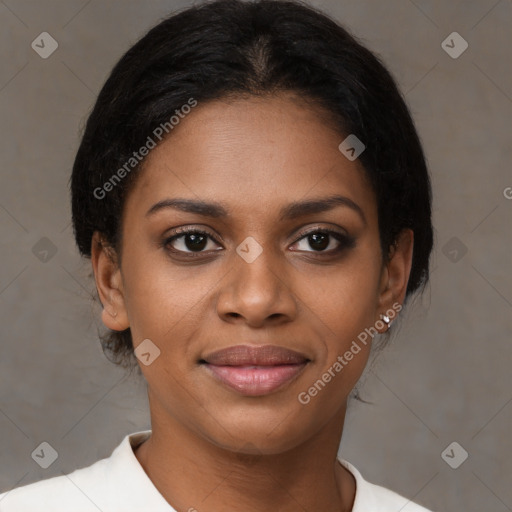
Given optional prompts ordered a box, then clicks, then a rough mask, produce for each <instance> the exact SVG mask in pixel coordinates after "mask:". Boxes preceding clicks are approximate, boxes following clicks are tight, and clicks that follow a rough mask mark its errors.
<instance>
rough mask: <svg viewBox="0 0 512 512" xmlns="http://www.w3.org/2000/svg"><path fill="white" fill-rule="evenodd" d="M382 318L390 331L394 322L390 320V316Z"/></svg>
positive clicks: (381, 316)
mask: <svg viewBox="0 0 512 512" xmlns="http://www.w3.org/2000/svg"><path fill="white" fill-rule="evenodd" d="M380 318H381V319H382V320H384V322H385V323H386V325H387V327H388V329H389V328H390V327H391V324H392V322H391V320H390V318H389V316H388V315H380Z"/></svg>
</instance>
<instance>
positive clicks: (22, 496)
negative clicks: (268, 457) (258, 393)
mask: <svg viewBox="0 0 512 512" xmlns="http://www.w3.org/2000/svg"><path fill="white" fill-rule="evenodd" d="M150 435H151V430H144V431H140V432H135V433H133V434H129V435H127V436H126V437H125V438H124V439H123V441H122V442H121V444H120V445H119V446H118V447H117V448H116V449H115V450H114V451H113V452H112V455H111V456H110V457H108V458H105V459H102V460H99V461H97V462H95V463H94V464H92V465H90V466H88V467H86V468H82V469H77V470H75V471H73V472H72V473H69V474H67V475H62V476H55V477H52V478H47V479H46V480H41V481H39V482H35V483H32V484H28V485H25V486H21V487H18V488H16V489H12V490H11V491H8V492H4V493H3V494H0V511H1V512H98V511H101V512H176V511H175V510H174V509H173V508H172V507H171V505H169V503H168V502H167V501H166V500H165V499H164V497H163V496H162V495H161V494H160V493H159V492H158V490H157V489H156V487H155V486H154V485H153V483H152V481H151V480H150V479H149V477H148V476H147V474H146V472H145V471H144V469H143V468H142V466H141V465H140V463H139V461H138V460H137V457H135V454H134V452H133V448H134V447H136V446H138V445H139V444H140V443H142V442H143V441H145V440H146V439H147V438H148V437H149V436H150ZM338 460H339V461H340V463H341V464H342V465H343V466H345V467H346V468H347V469H348V470H349V471H350V472H351V473H352V474H353V475H354V478H355V480H356V496H355V501H354V505H353V508H352V512H431V511H429V510H427V509H426V508H423V507H420V506H419V505H415V504H414V503H412V502H411V501H409V500H408V499H406V498H404V497H403V496H400V495H399V494H397V493H395V492H393V491H390V490H388V489H385V488H384V487H380V486H378V485H374V484H371V483H369V482H367V481H366V480H365V479H364V478H363V477H362V476H361V473H359V471H358V470H357V469H356V468H355V467H354V466H352V464H350V463H349V462H347V461H345V460H343V459H340V458H338Z"/></svg>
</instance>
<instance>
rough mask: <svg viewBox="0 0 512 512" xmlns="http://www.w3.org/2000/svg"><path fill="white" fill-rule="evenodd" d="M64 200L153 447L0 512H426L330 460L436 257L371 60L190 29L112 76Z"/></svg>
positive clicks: (318, 21) (303, 36)
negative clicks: (355, 393)
mask: <svg viewBox="0 0 512 512" xmlns="http://www.w3.org/2000/svg"><path fill="white" fill-rule="evenodd" d="M71 191H72V211H73V223H74V233H75V237H76V242H77V245H78V247H79V249H80V251H81V254H82V255H83V256H85V257H88V258H90V259H91V263H92V267H93V269H94V275H95V280H96V286H97V290H98V294H99V298H100V301H101V304H102V306H103V312H102V320H103V323H104V324H105V326H106V327H107V328H108V329H109V331H108V334H107V335H106V337H105V339H104V340H103V343H104V349H105V350H106V351H107V353H109V354H110V355H111V356H112V357H113V358H114V360H115V361H116V362H117V363H119V364H124V365H130V364H132V363H133V364H135V365H138V367H139V368H140V370H141V372H142V373H143V375H144V378H145V379H146V381H147V384H148V398H149V404H150V411H151V426H152V428H151V430H150V431H142V432H136V433H134V434H131V435H129V436H126V437H125V438H124V440H123V441H122V443H121V444H120V445H119V446H118V447H117V448H116V449H115V450H114V452H113V454H112V455H111V457H109V458H107V459H103V460H101V461H98V462H96V463H95V464H93V465H92V466H89V467H88V468H83V469H79V470H77V471H75V472H73V473H71V474H69V475H63V476H59V477H54V478H51V479H47V480H43V481H41V482H37V483H34V484H30V485H27V486H24V487H20V488H18V489H14V490H12V491H10V492H8V493H5V494H4V495H2V496H0V500H1V501H0V507H1V509H2V510H3V511H5V512H14V511H21V510H23V511H24V512H28V511H31V510H37V511H42V510H48V511H50V510H51V511H53V512H56V511H60V510H62V511H64V510H65V511H90V510H91V511H92V510H103V511H108V512H113V511H119V512H127V511H136V510H137V511H141V510H145V511H146V510H147V511H152V512H156V511H162V512H163V511H173V510H175V511H190V512H192V511H199V512H202V511H225V510H244V511H254V512H259V511H268V510H279V511H283V512H286V511H296V510H307V511H320V510H321V511H322V512H335V511H336V512H341V511H352V512H391V511H393V512H395V511H396V512H398V511H399V510H400V511H403V512H413V511H416V512H421V511H425V510H426V509H425V508H423V507H421V506H419V505H416V504H414V503H412V502H410V501H409V500H407V499H406V498H404V497H402V496H400V495H398V494H396V493H394V492H393V491H390V490H387V489H385V488H382V487H379V486H377V485H373V484H371V483H369V482H367V481H366V480H365V479H364V478H363V476H362V475H361V473H360V472H359V471H358V470H357V469H356V468H355V467H354V466H353V465H351V464H350V463H349V462H347V461H345V460H344V459H341V458H338V457H337V451H338V446H339V443H340V440H341V436H342V431H343V423H344V418H345V413H346V408H347V402H348V400H349V398H350V396H351V392H352V390H353V389H354V386H355V385H356V383H357V381H358V379H359V377H360V376H361V374H362V372H363V370H364V368H365V365H366V363H367V361H368V358H369V355H370V352H371V348H372V346H374V345H375V341H376V340H377V339H379V338H382V337H384V338H386V337H388V336H389V329H390V326H391V324H392V322H393V320H394V318H395V317H397V316H398V314H399V313H400V311H401V310H402V308H403V306H404V304H405V303H406V301H407V300H408V299H409V298H410V297H411V296H412V295H413V294H414V293H415V292H418V291H419V290H420V289H421V288H422V287H423V286H424V285H425V284H426V282H427V281H428V277H429V257H430V253H431V250H432V243H433V242H432V240H433V237H432V225H431V187H430V181H429V176H428V171H427V168H426V164H425V159H424V155H423V150H422V147H421V144H420V141H419V138H418V135H417V133H416V130H415V127H414V124H413V121H412V120H411V117H410V114H409V112H408V109H407V107H406V105H405V103H404V101H403V99H402V97H401V95H400V93H399V91H398V89H397V86H396V84H395V82H394V81H393V79H392V77H391V76H390V74H389V72H388V71H387V70H386V69H385V68H384V66H383V65H382V64H381V62H380V61H379V60H378V58H377V57H376V56H374V55H373V54H372V53H371V52H370V51H369V50H367V49H366V48H364V47H363V46H361V45H360V44H359V43H358V42H357V41H356V40H355V39H354V38H353V37H352V36H351V35H349V33H348V32H347V31H345V30H344V29H343V28H341V27H340V26H339V25H337V24H336V23H335V22H334V21H332V20H331V19H329V18H328V17H326V16H325V15H323V14H321V13H319V12H317V11H315V10H313V9H311V8H309V7H307V6H304V5H302V4H299V3H294V2H281V1H274V0H262V1H256V2H253V3H246V2H242V1H240V0H219V1H214V2H211V3H208V4H203V5H200V6H196V7H192V8H190V9H187V10H185V11H183V12H181V13H179V14H177V15H174V16H172V17H170V18H168V19H166V20H164V21H163V22H161V23H160V24H159V25H157V26H156V27H154V28H153V29H152V30H151V31H149V33H148V34H147V35H146V36H145V37H144V38H142V39H141V40H140V41H139V42H138V43H137V44H135V45H134V46H133V47H132V48H131V49H130V50H129V51H128V52H127V53H126V54H125V55H124V57H123V58H122V59H121V60H120V61H119V63H118V64H117V65H116V66H115V67H114V69H113V71H112V73H111V75H110V77H109V79H108V80H107V82H106V83H105V85H104V87H103V89H102V90H101V92H100V94H99V97H98V99H97V102H96V105H95V107H94V110H93V112H92V113H91V115H90V117H89V120H88V123H87V126H86V130H85V133H84V135H83V139H82V142H81V145H80V148H79V150H78V153H77V156H76V160H75V164H74V168H73V175H72V180H71Z"/></svg>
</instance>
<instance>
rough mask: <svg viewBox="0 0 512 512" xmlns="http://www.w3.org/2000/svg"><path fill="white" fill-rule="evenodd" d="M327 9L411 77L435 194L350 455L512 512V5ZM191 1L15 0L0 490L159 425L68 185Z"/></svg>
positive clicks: (348, 433) (372, 474) (343, 4)
mask: <svg viewBox="0 0 512 512" xmlns="http://www.w3.org/2000/svg"><path fill="white" fill-rule="evenodd" d="M311 3H312V4H313V5H316V6H319V7H321V8H323V9H324V10H325V11H327V12H328V13H330V14H332V15H333V16H334V17H335V18H336V19H337V20H339V21H340V22H341V23H343V24H344V25H345V26H346V27H347V28H348V29H349V30H350V31H352V32H353V33H354V34H355V35H357V36H358V37H359V38H360V39H361V41H362V42H363V43H364V44H366V45H367V46H368V47H369V48H370V49H372V50H374V51H375V52H377V53H378V54H379V55H380V56H381V57H382V58H383V60H384V62H385V63H386V64H387V66H388V68H389V69H390V70H391V72H392V73H393V74H394V76H395V77H396V79H397V80H398V82H399V84H400V86H401V88H402V90H403V91H404V94H405V96H406V99H407V102H408V104H409V106H410V108H411V110H412V113H413V115H414V118H415V121H416V123H417V127H418V130H419V133H420V136H421V138H422V141H423V143H424V147H425V151H426V154H427V158H428V163H429V166H430V170H431V173H432V180H433V188H434V224H435V228H436V232H435V238H436V247H435V253H434V256H433V263H432V268H433V272H432V277H431V285H430V286H429V287H428V288H427V290H426V292H425V294H424V296H423V297H422V298H421V299H420V300H418V301H417V302H416V303H415V305H414V308H412V309H411V310H410V311H409V315H408V320H407V322H405V323H403V324H402V325H401V328H400V330H399V333H398V336H397V337H396V338H395V339H394V341H393V342H392V344H391V345H390V346H389V348H388V349H387V351H386V352H385V353H384V354H383V355H382V356H381V357H380V359H379V360H378V361H377V364H376V365H375V366H374V367H373V369H372V370H371V371H369V372H368V373H367V374H366V375H367V378H366V380H365V385H364V386H363V388H362V392H363V396H364V397H365V398H366V399H368V400H371V401H373V402H374V405H364V404H353V405H352V406H351V407H350V409H349V413H348V418H347V425H346V429H345V433H344V436H343V441H342V447H341V454H342V456H343V457H344V458H346V459H348V460H349V461H351V462H352V463H353V464H354V465H355V466H356V467H357V468H358V469H360V471H361V472H362V473H363V475H364V476H365V477H366V478H367V479H369V480H370V481H373V482H375V483H379V484H381V485H384V486H386V487H389V488H391V489H393V490H396V491H397V492H400V493H402V494H404V495H406V496H408V497H409V498H413V499H414V501H417V502H419V503H421V504H423V505H425V506H428V507H429V508H433V509H435V510H439V511H453V512H460V511H461V510H464V511H465V512H473V511H475V512H476V511H478V512H480V511H482V510H485V511H486V512H504V511H507V510H509V511H510V510H512V486H511V485H510V483H511V480H512V478H511V477H512V457H511V455H512V442H511V432H512V428H511V427H512V404H511V401H512V386H511V383H512V382H511V381H512V379H511V373H510V364H511V362H512V357H511V355H512V344H511V343H510V332H511V327H512V323H511V308H512V286H511V285H512V277H511V274H512V273H511V272H510V253H511V248H512V243H511V230H510V221H511V217H512V200H510V199H507V197H506V192H507V190H510V189H507V187H512V174H511V172H510V161H511V158H510V157H511V147H512V145H511V140H510V134H511V128H512V127H511V119H512V117H511V111H512V100H511V97H512V74H511V71H510V62H511V53H512V52H511V47H512V40H511V39H512V37H511V30H510V27H511V26H512V3H511V1H510V0H501V1H495V0H487V1H485V0H473V1H450V2H444V1H441V0H436V1H434V0H424V1H422V0H415V1H414V2H413V1H411V0H392V1H387V2H382V1H378V0H358V1H343V0H338V1H337V0H330V1H329V0H325V1H321V0H317V1H314V2H311ZM186 5H190V2H187V1H181V2H178V1H176V0H168V1H151V2H148V1H134V0H130V1H126V0H125V1H103V2H101V1H99V0H93V1H89V2H88V1H83V0H68V1H66V2H64V1H60V2H59V1H49V0H45V1H36V0H32V1H26V0H4V1H3V2H0V27H1V30H0V38H1V47H2V62H1V67H0V112H1V124H2V137H1V138H0V155H1V172H2V180H1V191H0V226H1V237H0V243H1V245H2V265H1V268H0V308H1V311H0V322H1V327H0V329H1V333H2V338H1V340H2V343H1V361H0V433H1V435H0V450H1V451H0V453H1V461H2V463H1V467H0V491H6V490H8V489H11V488H12V487H15V486H19V485H25V484H28V483H30V482H34V481H37V480H40V479H43V478H48V477H51V476H55V475H59V474H61V472H70V471H72V470H74V469H76V468H77V467H83V466H86V465H89V464H91V463H93V462H94V461H96V460H98V459H99V458H102V457H106V456H108V455H110V453H111V452H112V450H113V448H114V447H115V446H117V444H118V443H119V442H120V441H121V439H122V438H123V437H124V435H125V434H127V433H130V432H134V431H136V430H142V429H146V428H149V416H148V408H147V404H146V394H145V393H146V388H145V383H144V382H142V381H141V380H138V379H137V378H135V377H133V376H132V377H125V373H124V372H123V370H121V369H118V368H116V367H114V366H113V365H112V364H111V363H109V362H108V361H107V360H106V359H105V358H104V356H103V354H102V352H101V349H100V346H99V342H98V341H97V328H98V326H99V325H100V319H99V309H98V307H97V306H94V305H93V304H92V302H91V300H90V293H91V290H93V289H94V285H93V281H92V280H91V274H90V263H89V262H88V261H85V262H84V261H81V260H80V258H79V256H78V253H77V251H76V249H75V247H74V242H73V239H72V230H71V226H70V207H69V195H68V179H69V175H70V170H71V166H72V163H73V158H74V153H75V151H76V149H77V146H78V142H79V133H80V129H81V127H82V126H83V123H84V120H85V118H86V115H87V114H88V112H89V111H90V109H91V107H92V105H93V103H94V100H95V96H96V94H97V93H98V92H99V89H100V87H101V85H102V84H103V82H104V80H105V79H106V76H107V74H108V73H109V71H110V70H111V68H112V66H113V65H114V64H115V63H116V62H117V60H118V59H119V58H120V57H121V55H122V54H123V53H124V52H125V51H126V50H127V49H128V48H129V46H130V45H132V44H133V43H134V42H135V41H136V40H137V39H138V38H140V37H141V36H142V35H143V34H144V33H145V32H146V30H147V29H149V28H150V27H151V26H153V25H154V24H156V23H157V22H158V21H159V20H160V19H161V18H162V17H164V16H166V15H167V14H168V13H170V12H171V11H172V10H174V9H176V8H180V7H183V6H186ZM43 31H47V32H49V33H50V34H51V35H52V36H53V37H54V38H55V39H56V40H57V41H58V44H59V47H58V49H57V51H55V53H53V54H52V55H51V56H50V57H49V58H48V59H42V58H41V57H40V56H39V55H38V54H37V53H36V52H35V51H34V50H33V49H32V48H31V43H32V41H33V40H34V39H35V38H36V37H37V36H38V35H39V34H40V33H41V32H43ZM453 31H457V32H459V33H460V34H461V36H462V37H463V38H464V39H465V40H466V41H467V42H468V43H469V47H468V49H467V50H466V51H465V52H464V53H463V54H462V55H460V57H458V58H457V59H453V58H451V57H450V56H449V55H448V54H447V53H446V52H445V51H444V50H443V48H442V47H441V43H442V42H443V41H444V40H445V39H446V38H447V36H448V35H449V34H450V33H452V32H453ZM511 195H512V194H511ZM509 197H510V196H509ZM43 237H46V238H47V239H49V240H50V241H51V243H49V242H48V240H43V241H40V240H41V238H43ZM36 244H39V245H36ZM34 247H35V249H34ZM41 248H43V249H46V250H50V252H49V253H48V254H47V255H46V256H45V255H43V254H42V253H41ZM464 248H465V249H466V250H467V252H466V253H465V254H464ZM52 249H53V251H55V249H56V251H57V252H56V253H55V254H52ZM45 259H46V261H45ZM42 441H47V442H49V443H50V444H51V445H52V446H53V447H54V448H55V449H56V450H57V451H58V453H59V458H58V459H57V460H56V461H55V463H54V464H52V465H51V466H50V467H49V468H48V469H41V468H39V466H38V465H37V464H36V463H35V462H34V461H33V460H32V458H31V453H32V451H33V450H34V449H35V448H36V447H37V446H38V445H39V444H40V443H41V442H42ZM453 441H456V442H458V443H459V444H460V445H461V446H462V447H463V448H464V449H465V450H466V451H467V452H468V453H469V457H468V459H467V460H466V461H465V462H464V463H463V464H462V465H461V466H460V467H459V468H458V469H452V468H451V467H450V466H449V465H448V464H447V463H446V462H445V461H444V460H443V458H442V457H441V453H442V452H443V450H444V449H445V448H446V447H447V446H448V445H449V444H450V443H452V442H453ZM459 456H460V449H459V448H456V450H455V451H454V457H455V458H457V457H459ZM369 512H370V511H369Z"/></svg>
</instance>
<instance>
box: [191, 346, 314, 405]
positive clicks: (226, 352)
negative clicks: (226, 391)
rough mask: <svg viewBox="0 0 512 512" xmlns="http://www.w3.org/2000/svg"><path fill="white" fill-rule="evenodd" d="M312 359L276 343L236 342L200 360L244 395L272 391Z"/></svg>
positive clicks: (210, 371) (299, 371)
mask: <svg viewBox="0 0 512 512" xmlns="http://www.w3.org/2000/svg"><path fill="white" fill-rule="evenodd" d="M308 362H309V359H308V358H307V357H306V356H305V355H303V354H301V353H299V352H295V351H294V350H290V349H287V348H284V347H280V346H275V345H263V346H253V345H236V346H232V347H228V348H225V349H222V350H218V351H216V352H213V353H211V354H208V355H206V356H205V357H203V358H202V359H201V360H200V363H202V365H203V366H204V367H205V368H206V369H207V370H208V372H209V373H210V375H212V376H213V377H215V378H216V379H217V380H218V381H220V382H222V383H223V384H225V385H227V386H228V387H230V388H231V389H233V390H235V391H237V392H238V393H240V394H242V395H247V396H262V395H267V394H269V393H272V392H273V391H275V390H277V389H278V388H281V387H282V386H284V385H285V384H287V383H289V382H291V381H292V380H293V379H294V378H296V377H297V376H298V375H299V374H300V373H301V372H302V370H303V369H304V368H305V366H306V365H307V363H308Z"/></svg>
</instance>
